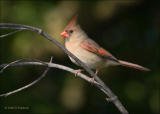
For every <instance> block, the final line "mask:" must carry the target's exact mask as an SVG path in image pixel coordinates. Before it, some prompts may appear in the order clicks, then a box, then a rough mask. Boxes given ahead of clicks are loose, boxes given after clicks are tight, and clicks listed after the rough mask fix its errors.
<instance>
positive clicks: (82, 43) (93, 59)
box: [61, 16, 149, 73]
mask: <svg viewBox="0 0 160 114" xmlns="http://www.w3.org/2000/svg"><path fill="white" fill-rule="evenodd" d="M61 36H62V37H64V38H65V47H66V48H67V49H68V51H70V52H71V53H72V54H74V55H75V56H76V57H77V58H78V59H80V60H81V61H82V62H84V63H85V64H86V65H87V66H88V67H89V68H91V69H96V73H98V70H99V69H100V68H102V67H106V66H109V65H122V66H126V67H129V68H134V69H138V70H142V71H149V69H148V68H145V67H142V66H140V65H137V64H134V63H130V62H126V61H122V60H119V59H116V58H115V57H114V56H113V55H112V54H111V53H110V52H108V51H106V50H105V49H103V48H102V47H100V46H99V45H98V44H97V43H96V42H95V41H93V40H92V39H90V38H89V37H88V36H87V34H86V33H85V32H84V31H83V30H82V29H81V28H80V26H79V24H78V23H77V16H75V17H74V18H73V19H72V20H71V21H70V23H69V24H68V25H67V26H66V28H65V29H64V32H62V33H61ZM69 58H70V59H71V61H72V62H73V63H75V64H77V65H78V63H76V61H75V60H74V59H72V58H71V57H69Z"/></svg>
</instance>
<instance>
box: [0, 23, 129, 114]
mask: <svg viewBox="0 0 160 114" xmlns="http://www.w3.org/2000/svg"><path fill="white" fill-rule="evenodd" d="M4 27H8V29H10V28H11V29H13V28H14V27H15V29H26V30H30V31H34V32H37V33H38V34H40V35H41V36H43V37H44V38H46V39H48V40H49V41H51V42H52V43H54V44H55V45H56V46H57V47H59V48H60V49H62V50H63V51H64V52H65V53H66V54H67V55H69V56H70V57H72V58H73V59H74V60H75V61H76V62H77V63H78V64H79V65H80V66H82V67H83V68H84V69H85V70H86V71H87V72H88V73H89V74H90V75H91V76H92V77H94V79H95V80H96V81H97V82H98V83H99V84H100V85H101V86H102V87H103V90H104V91H105V92H106V93H107V96H108V97H109V98H115V99H114V100H112V101H111V102H112V103H114V104H115V106H116V107H117V108H118V109H119V111H120V112H121V113H122V114H128V111H127V110H126V109H125V107H124V106H123V105H122V103H121V102H120V101H119V99H118V97H117V96H116V95H115V94H114V93H113V92H112V91H111V90H110V88H109V87H108V86H106V85H105V83H104V82H103V81H102V80H101V79H100V78H99V77H98V76H97V75H96V74H94V72H93V71H92V70H91V69H90V68H88V67H87V65H85V64H84V63H83V62H82V61H80V60H79V59H78V58H77V57H76V56H75V55H73V54H72V53H71V52H69V51H68V50H67V49H66V48H64V47H63V46H62V45H61V44H60V43H59V42H57V41H56V40H55V39H53V38H52V37H51V36H49V35H47V34H46V33H45V32H43V31H42V30H41V29H39V28H36V27H32V26H27V25H22V24H13V23H0V28H1V29H4Z"/></svg>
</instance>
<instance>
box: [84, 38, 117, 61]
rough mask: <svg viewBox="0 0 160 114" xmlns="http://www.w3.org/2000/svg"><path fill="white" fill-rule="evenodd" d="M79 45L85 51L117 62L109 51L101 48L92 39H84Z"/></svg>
mask: <svg viewBox="0 0 160 114" xmlns="http://www.w3.org/2000/svg"><path fill="white" fill-rule="evenodd" d="M81 47H82V48H84V49H85V50H87V51H90V52H92V53H95V54H96V55H98V56H101V57H104V58H106V59H110V60H113V61H116V62H118V60H117V59H116V58H115V57H114V56H113V55H112V54H111V53H109V52H108V51H106V50H105V49H103V48H101V47H100V46H99V45H98V44H97V43H96V42H94V41H92V40H88V39H87V40H84V41H83V42H81Z"/></svg>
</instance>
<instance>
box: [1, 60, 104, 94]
mask: <svg viewBox="0 0 160 114" xmlns="http://www.w3.org/2000/svg"><path fill="white" fill-rule="evenodd" d="M44 63H45V64H44ZM6 65H8V64H2V65H0V67H2V68H3V67H5V66H6ZM30 65H36V66H46V65H47V66H48V67H49V68H57V69H61V70H65V71H68V72H71V73H73V74H75V70H74V69H72V68H70V67H67V66H64V65H59V64H55V63H52V59H51V60H50V62H49V63H47V62H40V61H39V62H16V63H13V64H10V65H8V67H14V66H30ZM77 77H80V78H82V79H84V80H86V81H88V82H90V83H92V84H93V85H95V86H96V87H98V88H99V89H100V90H102V91H103V92H104V93H105V94H107V93H106V92H105V91H104V90H103V87H102V86H101V85H100V84H99V83H98V82H96V81H94V82H91V81H90V80H91V78H90V77H88V76H87V75H84V74H83V73H80V72H79V73H77Z"/></svg>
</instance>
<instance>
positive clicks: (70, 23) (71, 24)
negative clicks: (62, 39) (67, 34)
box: [66, 15, 77, 29]
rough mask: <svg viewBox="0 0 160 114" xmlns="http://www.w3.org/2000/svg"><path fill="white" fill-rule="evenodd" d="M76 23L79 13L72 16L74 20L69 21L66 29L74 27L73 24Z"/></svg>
mask: <svg viewBox="0 0 160 114" xmlns="http://www.w3.org/2000/svg"><path fill="white" fill-rule="evenodd" d="M76 24H77V15H76V16H74V17H73V18H72V20H71V21H70V22H69V24H68V25H67V26H66V29H67V28H70V27H72V26H75V25H76Z"/></svg>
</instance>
